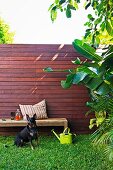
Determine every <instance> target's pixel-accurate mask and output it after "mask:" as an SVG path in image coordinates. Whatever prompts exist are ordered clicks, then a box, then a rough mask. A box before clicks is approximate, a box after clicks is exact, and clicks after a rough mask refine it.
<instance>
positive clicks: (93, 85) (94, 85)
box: [86, 78, 103, 90]
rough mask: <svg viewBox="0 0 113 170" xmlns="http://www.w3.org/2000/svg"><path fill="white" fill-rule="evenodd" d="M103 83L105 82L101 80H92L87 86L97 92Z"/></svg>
mask: <svg viewBox="0 0 113 170" xmlns="http://www.w3.org/2000/svg"><path fill="white" fill-rule="evenodd" d="M102 83H103V80H102V79H100V78H92V79H91V80H90V81H89V82H88V83H87V84H86V86H87V87H88V88H89V89H91V90H95V89H96V88H98V87H99V85H100V84H102Z"/></svg>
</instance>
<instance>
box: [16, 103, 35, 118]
mask: <svg viewBox="0 0 113 170" xmlns="http://www.w3.org/2000/svg"><path fill="white" fill-rule="evenodd" d="M19 107H20V110H21V113H22V116H23V119H24V120H26V114H28V115H29V116H30V117H32V116H33V115H34V114H35V110H34V108H33V106H32V105H22V104H19Z"/></svg>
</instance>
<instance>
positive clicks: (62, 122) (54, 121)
mask: <svg viewBox="0 0 113 170" xmlns="http://www.w3.org/2000/svg"><path fill="white" fill-rule="evenodd" d="M36 123H37V126H63V127H64V129H65V128H67V127H68V121H67V119H66V118H48V119H41V120H36ZM26 125H27V121H25V120H19V121H17V120H11V119H5V120H2V119H0V127H20V126H26Z"/></svg>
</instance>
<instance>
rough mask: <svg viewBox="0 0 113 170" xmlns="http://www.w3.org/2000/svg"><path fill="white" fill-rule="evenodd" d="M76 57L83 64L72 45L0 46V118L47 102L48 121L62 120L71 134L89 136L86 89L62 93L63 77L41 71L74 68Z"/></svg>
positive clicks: (78, 87) (79, 88)
mask: <svg viewBox="0 0 113 170" xmlns="http://www.w3.org/2000/svg"><path fill="white" fill-rule="evenodd" d="M77 57H79V58H80V59H81V60H84V58H83V57H82V56H80V55H79V54H78V53H77V52H76V51H75V50H74V48H73V47H72V46H71V45H63V44H59V45H52V44H50V45H47V44H43V45H41V44H38V45H36V44H29V45H26V44H23V45H22V44H14V45H0V118H9V117H10V112H11V111H16V109H17V108H18V107H19V104H36V103H38V102H40V101H41V100H43V99H46V101H47V111H48V116H49V117H52V118H55V117H60V118H61V117H65V118H67V119H68V121H69V125H70V127H71V129H72V130H73V131H75V132H78V133H86V132H88V133H89V129H88V122H89V117H86V116H85V113H86V112H87V110H88V108H87V107H86V106H85V103H86V101H88V100H89V96H88V91H87V89H86V88H85V87H84V86H78V85H74V86H73V87H71V88H70V89H67V90H66V89H62V87H61V86H60V81H61V80H65V78H66V73H64V72H59V73H57V72H54V73H46V72H44V71H43V69H44V68H45V67H52V68H53V69H70V68H76V67H77V66H76V65H74V64H72V62H71V61H72V60H75V59H76V58H77ZM3 130H4V129H3ZM4 131H5V132H6V130H4ZM0 134H2V129H0Z"/></svg>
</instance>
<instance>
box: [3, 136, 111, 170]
mask: <svg viewBox="0 0 113 170" xmlns="http://www.w3.org/2000/svg"><path fill="white" fill-rule="evenodd" d="M13 140H14V137H0V170H103V169H107V170H113V163H112V162H109V161H108V159H107V158H105V156H104V154H103V152H102V151H98V150H97V149H96V148H95V147H93V146H92V144H91V141H90V139H89V135H80V136H77V137H76V139H75V142H74V144H71V145H61V144H60V143H59V141H58V140H57V139H56V138H55V137H53V136H45V137H44V136H42V137H40V138H39V146H38V147H36V148H35V150H31V148H30V147H29V145H26V146H24V147H23V148H17V147H16V146H12V144H13ZM5 144H7V145H8V146H9V147H5Z"/></svg>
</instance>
